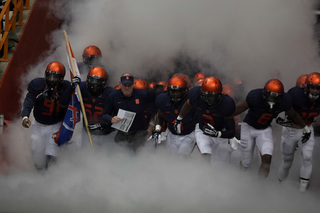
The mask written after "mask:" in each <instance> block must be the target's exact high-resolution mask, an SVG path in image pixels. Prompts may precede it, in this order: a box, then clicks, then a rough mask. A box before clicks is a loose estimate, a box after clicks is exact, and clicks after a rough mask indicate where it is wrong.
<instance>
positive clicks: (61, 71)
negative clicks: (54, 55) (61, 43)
mask: <svg viewBox="0 0 320 213" xmlns="http://www.w3.org/2000/svg"><path fill="white" fill-rule="evenodd" d="M65 74H66V70H65V68H64V66H63V64H61V63H60V62H58V61H53V62H51V63H50V64H48V66H47V68H46V71H45V81H46V86H47V88H48V89H50V90H55V89H57V87H58V86H59V85H60V84H61V83H62V82H63V79H64V76H65Z"/></svg>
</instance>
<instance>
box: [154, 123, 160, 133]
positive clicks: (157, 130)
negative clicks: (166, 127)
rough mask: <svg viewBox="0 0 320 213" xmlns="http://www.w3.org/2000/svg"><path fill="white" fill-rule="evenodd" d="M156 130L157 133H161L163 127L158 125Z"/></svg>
mask: <svg viewBox="0 0 320 213" xmlns="http://www.w3.org/2000/svg"><path fill="white" fill-rule="evenodd" d="M154 130H155V131H156V132H160V131H161V125H159V124H157V125H156V127H155V128H154Z"/></svg>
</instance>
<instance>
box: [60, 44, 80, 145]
mask: <svg viewBox="0 0 320 213" xmlns="http://www.w3.org/2000/svg"><path fill="white" fill-rule="evenodd" d="M67 45H69V49H70V52H71V56H72V61H73V65H74V68H75V72H76V75H77V76H78V77H79V78H80V73H79V69H78V66H77V62H76V59H75V57H74V55H73V51H72V49H71V45H70V42H69V41H68V43H67ZM67 58H68V65H69V70H70V79H72V78H73V73H72V66H71V60H70V57H69V54H68V46H67ZM79 121H80V102H79V95H78V90H74V91H73V92H72V97H71V100H70V103H69V106H68V110H67V112H66V115H65V117H64V120H63V123H62V125H61V127H60V129H59V131H58V132H57V133H56V137H55V142H56V143H57V144H58V145H59V146H61V145H63V144H65V143H67V142H68V141H70V140H71V138H72V135H73V132H74V128H75V126H76V123H77V122H79Z"/></svg>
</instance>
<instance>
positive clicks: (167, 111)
mask: <svg viewBox="0 0 320 213" xmlns="http://www.w3.org/2000/svg"><path fill="white" fill-rule="evenodd" d="M188 97H189V96H188V95H187V97H186V98H185V99H184V101H183V102H182V104H181V105H180V106H179V107H175V106H173V105H172V104H171V102H170V98H169V96H168V94H167V93H161V94H159V95H158V96H157V98H156V107H157V108H158V109H159V110H161V111H162V112H163V114H164V115H165V121H166V122H168V128H169V130H170V132H171V133H172V134H174V135H177V133H176V131H175V130H174V127H173V125H174V123H175V121H176V118H177V116H178V115H179V113H180V110H181V108H182V106H183V104H184V103H185V102H186V101H187V99H188ZM195 125H196V119H195V109H194V108H192V109H191V110H190V111H189V112H188V114H186V115H185V116H184V118H183V120H182V122H181V134H180V135H187V134H190V133H191V132H192V131H193V130H194V129H195Z"/></svg>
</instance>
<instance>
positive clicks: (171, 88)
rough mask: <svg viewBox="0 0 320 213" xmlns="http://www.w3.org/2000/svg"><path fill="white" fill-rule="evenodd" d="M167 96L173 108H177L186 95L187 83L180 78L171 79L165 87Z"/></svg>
mask: <svg viewBox="0 0 320 213" xmlns="http://www.w3.org/2000/svg"><path fill="white" fill-rule="evenodd" d="M167 88H168V89H167V90H168V96H169V98H170V101H171V103H172V105H173V106H175V107H178V106H180V104H181V103H182V101H183V100H184V98H185V97H186V95H187V93H188V83H187V81H186V80H185V79H184V78H183V77H182V76H175V77H172V78H171V79H170V80H169V82H168V86H167Z"/></svg>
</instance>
